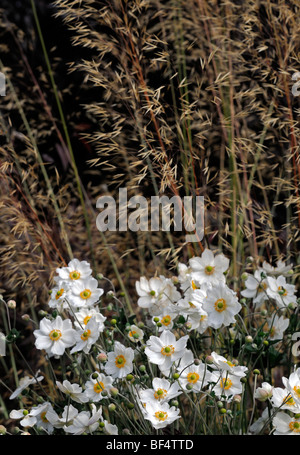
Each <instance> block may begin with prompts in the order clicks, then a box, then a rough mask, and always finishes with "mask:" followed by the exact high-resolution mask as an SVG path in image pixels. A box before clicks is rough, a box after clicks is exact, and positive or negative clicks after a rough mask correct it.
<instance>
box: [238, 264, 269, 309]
mask: <svg viewBox="0 0 300 455" xmlns="http://www.w3.org/2000/svg"><path fill="white" fill-rule="evenodd" d="M262 272H263V270H262V269H259V270H255V272H254V275H248V277H247V279H246V281H245V286H246V289H244V290H243V291H242V292H241V295H242V296H243V297H246V298H247V299H253V303H254V304H255V305H256V307H257V308H259V307H261V305H262V304H263V303H264V302H265V301H266V300H268V298H269V297H268V294H267V288H268V281H267V277H266V276H264V275H263V277H262Z"/></svg>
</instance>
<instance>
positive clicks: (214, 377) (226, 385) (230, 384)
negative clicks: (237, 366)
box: [210, 371, 243, 402]
mask: <svg viewBox="0 0 300 455" xmlns="http://www.w3.org/2000/svg"><path fill="white" fill-rule="evenodd" d="M210 381H211V382H212V383H215V384H214V385H211V386H210V388H211V390H213V391H214V392H215V394H216V396H217V397H220V398H221V397H222V396H225V397H226V399H227V401H228V402H230V401H232V399H233V397H234V395H239V394H241V393H242V391H243V387H242V383H241V377H240V376H235V375H233V374H229V373H228V372H227V371H223V372H221V374H220V373H219V372H212V374H211V378H210Z"/></svg>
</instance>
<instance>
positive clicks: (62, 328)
mask: <svg viewBox="0 0 300 455" xmlns="http://www.w3.org/2000/svg"><path fill="white" fill-rule="evenodd" d="M33 334H34V336H35V338H36V340H35V346H36V348H37V349H45V351H46V352H47V354H48V355H50V356H53V355H54V356H62V355H63V354H64V352H65V350H66V348H69V347H71V346H73V345H74V343H75V340H76V338H75V334H76V331H75V330H74V329H73V328H72V322H71V320H70V319H64V320H63V319H62V318H61V316H57V317H56V318H55V319H53V321H50V319H47V318H43V319H42V320H41V321H40V328H39V329H38V330H34V332H33Z"/></svg>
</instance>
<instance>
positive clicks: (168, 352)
mask: <svg viewBox="0 0 300 455" xmlns="http://www.w3.org/2000/svg"><path fill="white" fill-rule="evenodd" d="M174 351H175V348H174V346H172V345H169V346H165V347H164V348H161V351H160V352H161V353H162V355H166V356H167V357H169V356H171V355H172V354H174Z"/></svg>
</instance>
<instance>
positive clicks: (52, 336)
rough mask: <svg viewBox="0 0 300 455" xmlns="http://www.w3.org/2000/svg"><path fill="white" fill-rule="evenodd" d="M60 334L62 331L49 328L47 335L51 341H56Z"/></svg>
mask: <svg viewBox="0 0 300 455" xmlns="http://www.w3.org/2000/svg"><path fill="white" fill-rule="evenodd" d="M61 336H62V333H61V331H60V330H58V329H54V330H51V332H50V333H49V337H50V339H51V340H52V341H58V340H59V339H60V337H61Z"/></svg>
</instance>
